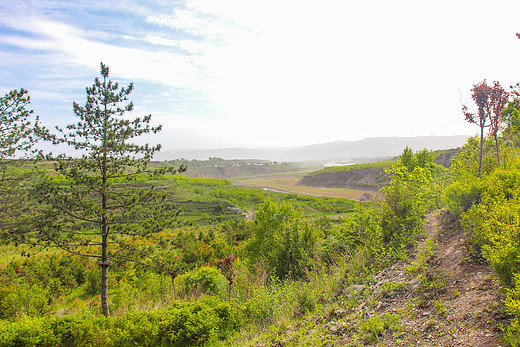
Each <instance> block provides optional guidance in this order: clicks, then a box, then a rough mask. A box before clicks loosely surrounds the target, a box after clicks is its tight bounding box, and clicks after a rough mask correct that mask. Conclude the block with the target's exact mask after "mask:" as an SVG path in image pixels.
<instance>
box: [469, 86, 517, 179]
mask: <svg viewBox="0 0 520 347" xmlns="http://www.w3.org/2000/svg"><path fill="white" fill-rule="evenodd" d="M471 92H472V93H473V94H472V96H471V98H472V99H473V101H475V104H476V105H477V110H478V112H477V113H476V114H475V113H473V112H470V111H469V109H468V107H467V106H466V105H462V112H463V113H464V117H465V118H466V121H468V122H470V123H473V124H477V125H478V126H479V127H480V155H479V162H478V176H479V177H480V176H481V172H482V153H483V147H484V128H487V127H490V134H492V135H493V136H494V138H495V147H496V153H497V160H498V163H499V164H500V155H499V149H498V130H499V126H500V121H501V112H502V109H503V108H504V106H505V105H506V104H507V101H508V99H509V94H508V93H507V92H506V91H505V90H504V88H502V86H500V83H498V82H497V81H495V82H494V84H493V86H488V85H487V83H486V80H484V81H482V82H480V83H477V84H474V85H473V88H472V89H471ZM488 121H489V123H488Z"/></svg>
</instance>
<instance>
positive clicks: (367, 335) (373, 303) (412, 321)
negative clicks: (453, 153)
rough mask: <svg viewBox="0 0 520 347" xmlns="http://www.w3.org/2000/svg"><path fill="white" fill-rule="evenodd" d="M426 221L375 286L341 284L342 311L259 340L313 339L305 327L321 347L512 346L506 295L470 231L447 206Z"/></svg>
mask: <svg viewBox="0 0 520 347" xmlns="http://www.w3.org/2000/svg"><path fill="white" fill-rule="evenodd" d="M425 226H426V232H425V236H424V238H423V239H422V240H421V241H420V242H419V244H418V246H417V247H416V249H415V250H413V251H411V252H410V254H409V256H408V258H407V259H406V260H403V261H400V262H398V263H396V264H395V265H393V266H391V267H389V268H387V269H385V270H383V271H381V272H379V273H377V274H376V275H375V276H374V277H373V278H372V279H371V281H370V282H369V284H365V285H351V286H350V287H348V288H343V285H341V284H340V286H339V288H338V291H339V292H337V293H336V295H335V298H337V300H338V305H337V306H336V307H338V308H337V309H334V310H329V312H327V313H325V314H324V315H322V316H313V317H306V318H303V319H302V320H300V321H299V322H298V323H297V324H295V325H294V326H292V327H290V328H288V329H286V330H285V331H284V332H282V333H281V334H279V335H277V337H276V338H275V339H271V340H270V341H269V342H267V343H262V342H261V343H255V344H254V346H304V345H309V344H308V342H307V343H305V342H304V340H302V338H301V337H298V329H300V330H301V329H304V331H305V335H306V336H307V337H309V336H313V335H315V336H320V339H319V341H320V343H319V345H320V346H443V347H445V346H471V347H477V346H493V347H496V346H506V343H505V342H504V341H503V339H502V336H503V332H502V329H501V326H507V324H508V320H507V317H505V315H504V314H503V310H502V303H501V300H502V298H503V295H504V294H503V289H502V288H501V286H500V284H499V282H498V279H497V278H496V276H495V274H494V273H493V271H492V269H491V267H490V265H489V264H487V263H486V262H484V261H482V260H478V259H475V258H474V257H472V256H471V255H470V253H469V251H468V247H467V244H466V241H465V238H464V233H463V231H462V230H461V228H460V226H459V225H458V222H456V221H455V220H454V219H453V218H451V217H450V215H449V213H448V212H446V211H445V210H439V211H436V212H433V213H430V214H429V215H427V216H426V220H425ZM353 296H357V299H356V301H355V304H354V306H353V307H352V306H350V307H349V306H348V305H345V306H342V304H341V300H345V299H342V298H346V301H348V300H352V297H353ZM349 297H350V299H349ZM332 300H334V298H332ZM385 319H386V322H388V323H384V322H385ZM370 322H372V323H374V322H378V323H376V324H372V327H371V326H370ZM377 324H379V325H377ZM367 326H368V328H367ZM273 340H274V341H273ZM307 341H309V340H307ZM324 341H326V342H324Z"/></svg>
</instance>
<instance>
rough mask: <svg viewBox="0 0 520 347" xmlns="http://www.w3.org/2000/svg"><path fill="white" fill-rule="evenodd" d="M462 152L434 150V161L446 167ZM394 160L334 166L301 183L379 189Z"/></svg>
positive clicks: (458, 150) (330, 186)
mask: <svg viewBox="0 0 520 347" xmlns="http://www.w3.org/2000/svg"><path fill="white" fill-rule="evenodd" d="M460 152H461V148H452V149H447V150H439V151H433V156H434V160H433V161H434V163H435V164H438V165H442V166H444V167H446V168H448V167H450V166H451V159H452V158H453V157H454V156H456V155H457V154H459V153H460ZM397 159H398V157H396V158H395V159H394V160H387V161H380V162H374V163H367V164H354V165H348V166H332V167H327V168H324V169H321V170H318V171H314V172H311V173H308V174H307V175H305V176H303V178H302V179H301V180H300V182H299V184H301V185H304V186H310V187H327V188H348V189H357V190H368V191H378V190H379V189H381V187H383V186H385V185H387V184H388V183H389V182H390V177H389V175H388V174H387V173H386V172H385V170H387V169H389V168H390V166H392V165H393V164H395V163H396V162H397Z"/></svg>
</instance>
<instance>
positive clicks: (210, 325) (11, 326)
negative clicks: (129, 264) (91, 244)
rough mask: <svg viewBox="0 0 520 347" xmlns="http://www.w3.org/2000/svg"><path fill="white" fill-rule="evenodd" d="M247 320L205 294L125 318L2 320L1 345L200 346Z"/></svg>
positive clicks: (238, 311)
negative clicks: (186, 301)
mask: <svg viewBox="0 0 520 347" xmlns="http://www.w3.org/2000/svg"><path fill="white" fill-rule="evenodd" d="M242 322H243V312H242V309H241V308H240V306H239V305H237V304H236V303H234V302H229V301H228V302H224V301H221V300H219V299H216V298H214V297H206V298H204V299H202V300H198V301H195V302H191V303H179V302H177V303H175V304H174V305H173V306H172V307H170V308H168V309H160V310H156V311H140V312H132V313H129V314H127V315H124V316H122V317H116V318H104V317H94V316H79V315H74V316H67V317H59V318H52V317H34V318H30V317H25V318H22V319H20V320H17V321H0V346H200V345H203V344H204V343H206V342H210V341H215V340H218V339H222V338H225V337H226V336H227V334H228V333H230V332H232V331H234V330H236V329H238V328H239V327H240V326H241V325H242Z"/></svg>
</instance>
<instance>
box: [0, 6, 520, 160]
mask: <svg viewBox="0 0 520 347" xmlns="http://www.w3.org/2000/svg"><path fill="white" fill-rule="evenodd" d="M0 13H1V15H0V95H3V94H5V93H7V92H8V91H9V90H12V89H19V88H25V89H27V90H29V94H30V96H31V108H33V109H34V111H35V113H36V114H38V115H39V117H40V119H41V120H42V122H43V123H44V124H45V125H47V126H49V127H54V126H56V125H60V126H63V125H66V124H71V123H74V122H75V121H77V119H76V117H75V116H74V113H73V111H72V103H73V101H76V102H77V103H79V104H84V103H85V100H86V96H85V95H86V94H85V87H87V86H90V85H91V84H92V83H93V81H94V78H95V77H97V76H99V70H100V68H99V67H100V62H103V63H105V64H106V65H108V66H109V67H110V77H111V79H112V80H114V81H118V82H120V83H121V84H122V85H126V84H128V83H130V82H133V83H134V87H135V89H134V92H133V93H132V95H131V100H132V101H133V102H134V104H135V108H134V111H133V112H132V115H131V116H132V117H137V116H142V115H146V114H152V122H153V123H154V124H162V125H163V130H162V132H161V133H159V134H156V135H154V137H153V138H151V137H150V138H145V139H144V140H145V141H147V142H151V143H152V142H153V143H161V144H162V145H163V149H165V150H176V149H211V148H220V147H250V148H258V147H282V146H301V145H309V144H315V143H325V142H331V141H339V140H347V141H356V140H361V139H363V138H366V137H377V136H423V135H466V134H467V135H473V134H476V133H477V132H478V127H477V126H475V125H472V124H469V123H466V122H465V121H464V117H463V115H462V111H461V103H465V104H467V105H469V106H470V107H471V105H472V102H471V94H470V89H471V87H472V85H473V84H475V83H478V82H480V81H482V80H483V79H486V80H487V81H488V82H489V83H492V81H495V80H497V81H500V82H501V84H502V85H504V86H507V87H509V86H510V85H513V84H516V83H517V82H519V81H520V59H519V58H520V40H519V39H517V37H516V33H517V32H520V22H519V21H518V13H520V1H516V0H515V1H502V0H496V1H478V0H477V1H475V0H473V1H466V0H457V1H453V0H449V1H444V0H439V1H428V2H426V1H416V0H415V1H403V0H392V1H388V0H365V1H352V0H322V1H307V0H218V1H215V0H169V1H167V0H154V1H145V0H141V1H139V0H110V1H106V0H103V1H98V0H92V1H89V0H84V1H70V0H45V1H42V0H17V1H8V0H0Z"/></svg>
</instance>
